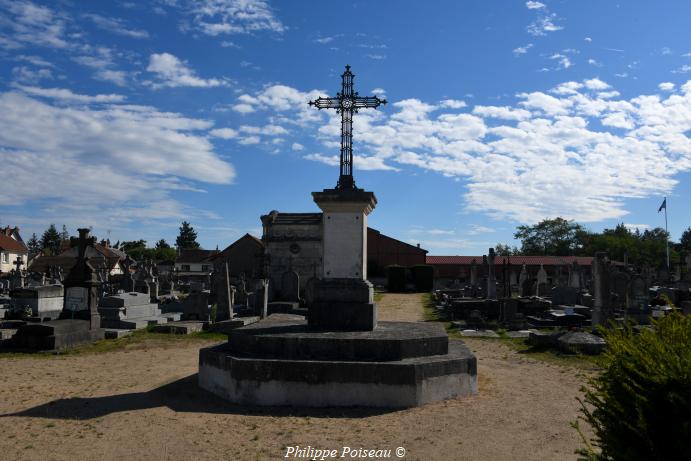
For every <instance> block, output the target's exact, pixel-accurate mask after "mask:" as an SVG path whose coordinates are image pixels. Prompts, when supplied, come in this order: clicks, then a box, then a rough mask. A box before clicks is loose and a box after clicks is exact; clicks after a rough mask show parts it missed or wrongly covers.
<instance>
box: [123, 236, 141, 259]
mask: <svg viewBox="0 0 691 461" xmlns="http://www.w3.org/2000/svg"><path fill="white" fill-rule="evenodd" d="M120 250H122V251H124V252H125V253H127V254H128V255H129V256H130V257H132V258H134V259H135V260H137V261H139V260H142V259H146V256H145V253H146V240H131V241H125V242H122V243H120Z"/></svg>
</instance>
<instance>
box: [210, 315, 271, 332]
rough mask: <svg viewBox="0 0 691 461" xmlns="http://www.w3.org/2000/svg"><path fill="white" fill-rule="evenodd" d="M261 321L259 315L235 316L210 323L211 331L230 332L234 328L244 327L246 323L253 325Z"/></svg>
mask: <svg viewBox="0 0 691 461" xmlns="http://www.w3.org/2000/svg"><path fill="white" fill-rule="evenodd" d="M258 321H259V317H258V316H250V317H235V318H233V319H232V320H222V321H220V322H216V323H211V324H209V331H213V332H215V333H226V334H230V332H231V331H232V330H235V329H236V328H240V327H244V326H246V325H251V324H253V323H256V322H258Z"/></svg>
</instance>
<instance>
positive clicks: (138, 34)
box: [83, 13, 149, 38]
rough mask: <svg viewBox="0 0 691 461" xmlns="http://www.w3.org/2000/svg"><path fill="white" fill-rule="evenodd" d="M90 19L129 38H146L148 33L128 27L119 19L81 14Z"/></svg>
mask: <svg viewBox="0 0 691 461" xmlns="http://www.w3.org/2000/svg"><path fill="white" fill-rule="evenodd" d="M83 16H84V17H85V18H87V19H89V20H90V21H92V22H93V23H94V24H95V25H96V26H97V27H99V28H101V29H103V30H107V31H109V32H113V33H114V34H118V35H122V36H125V37H130V38H148V37H149V33H148V32H147V31H145V30H141V29H130V28H128V27H127V26H126V25H125V24H124V22H123V21H122V20H121V19H118V18H107V17H105V16H101V15H100V14H94V13H87V14H84V15H83Z"/></svg>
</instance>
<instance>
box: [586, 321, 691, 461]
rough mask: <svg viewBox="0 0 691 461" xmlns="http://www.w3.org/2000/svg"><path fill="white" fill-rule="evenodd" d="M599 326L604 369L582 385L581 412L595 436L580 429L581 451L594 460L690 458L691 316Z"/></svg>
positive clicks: (631, 460)
mask: <svg viewBox="0 0 691 461" xmlns="http://www.w3.org/2000/svg"><path fill="white" fill-rule="evenodd" d="M601 332H602V333H603V334H604V337H605V339H606V341H607V349H606V351H605V354H604V358H603V360H604V365H605V370H604V371H603V372H602V373H599V374H597V375H595V376H594V377H593V378H591V379H590V380H589V383H590V386H589V387H588V388H586V389H584V390H585V398H584V401H583V402H581V404H582V408H581V412H582V415H581V417H580V419H581V420H583V421H585V422H587V423H588V424H589V425H590V426H591V427H592V428H593V433H594V435H595V437H594V439H593V440H592V442H593V443H591V441H588V440H587V438H586V437H585V436H584V434H583V433H582V432H581V437H582V438H583V441H584V442H585V443H586V447H585V448H584V449H582V450H580V454H581V455H584V456H585V458H586V459H588V460H592V461H595V460H602V461H605V460H612V461H613V460H630V461H634V460H641V461H644V460H677V459H679V460H681V459H691V438H690V437H689V434H691V419H689V414H691V374H690V373H689V370H691V348H689V343H691V316H687V315H683V314H681V313H679V312H673V313H672V314H670V315H666V316H665V317H663V318H661V319H660V320H657V321H654V322H653V328H651V329H646V330H641V331H635V330H634V329H633V328H632V327H631V325H623V326H622V327H617V328H614V329H611V330H604V329H603V330H601ZM574 426H575V427H576V428H578V424H577V423H574ZM579 432H580V429H579Z"/></svg>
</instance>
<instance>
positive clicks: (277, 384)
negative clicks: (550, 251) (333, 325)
mask: <svg viewBox="0 0 691 461" xmlns="http://www.w3.org/2000/svg"><path fill="white" fill-rule="evenodd" d="M199 385H200V386H201V387H202V388H204V389H206V390H208V391H211V392H213V393H214V394H216V395H219V396H220V397H223V398H225V399H227V400H230V401H232V402H234V403H238V404H244V405H293V406H310V407H323V406H371V407H412V406H416V405H421V404H424V403H428V402H434V401H439V400H444V399H448V398H454V397H458V396H464V395H469V394H474V393H476V392H477V361H476V358H475V356H474V355H473V354H472V352H471V351H470V350H469V349H468V348H467V347H466V346H465V345H464V344H463V342H462V341H457V340H454V341H449V340H448V337H447V335H446V333H445V332H444V330H443V328H442V327H441V326H440V325H437V324H425V323H412V322H411V323H407V322H380V323H379V324H378V326H377V328H376V329H375V330H373V331H368V332H367V331H359V332H332V331H317V330H313V329H310V328H309V327H308V326H307V324H306V322H305V321H304V320H296V319H290V318H286V317H285V316H270V317H269V318H267V319H264V320H262V321H261V322H258V323H255V324H253V325H249V326H246V327H242V328H239V329H236V330H233V331H232V333H231V334H230V339H229V342H228V343H226V344H222V345H219V346H214V347H210V348H205V349H202V350H201V351H200V353H199Z"/></svg>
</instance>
